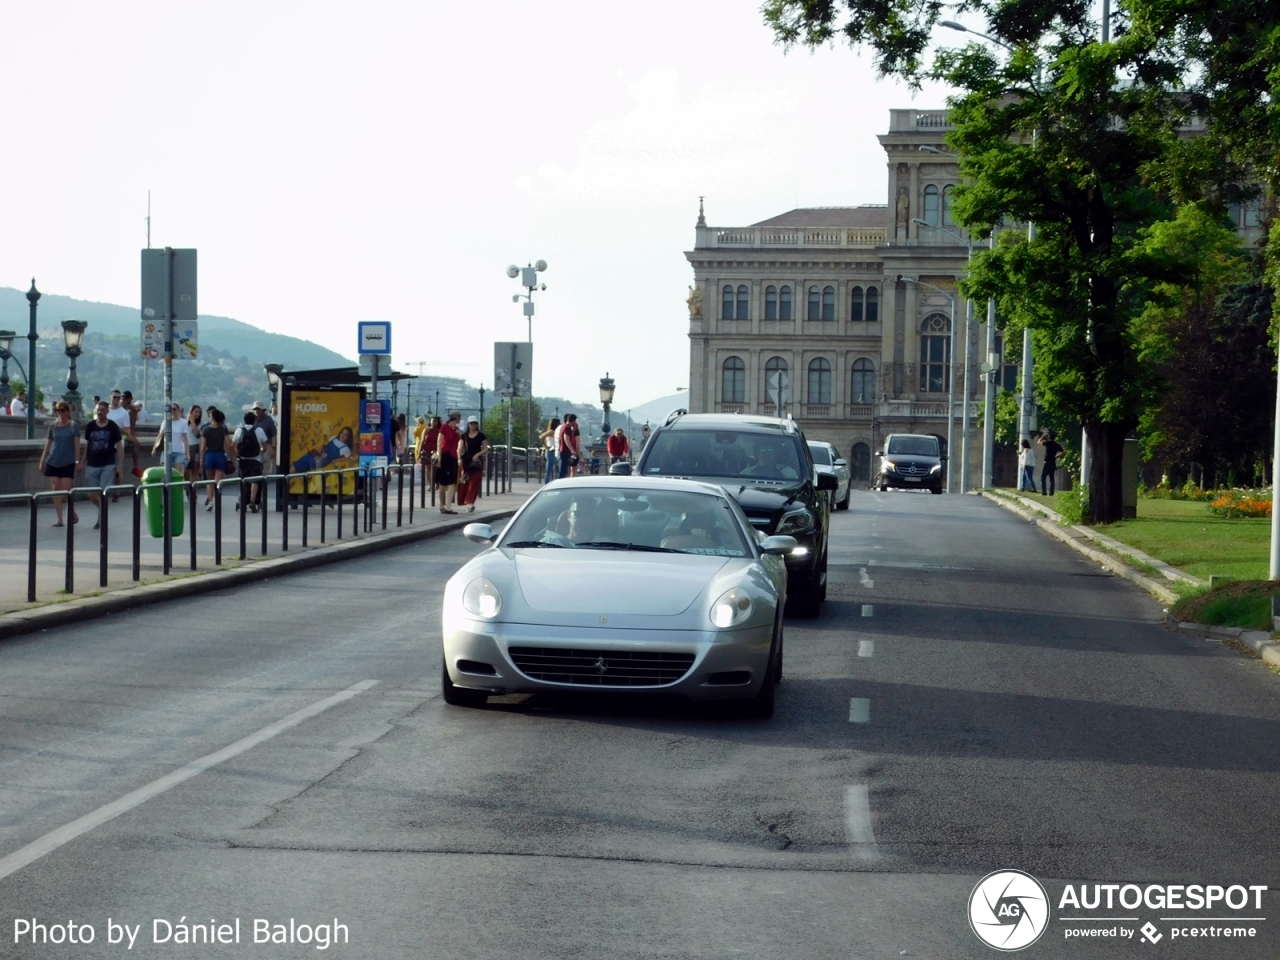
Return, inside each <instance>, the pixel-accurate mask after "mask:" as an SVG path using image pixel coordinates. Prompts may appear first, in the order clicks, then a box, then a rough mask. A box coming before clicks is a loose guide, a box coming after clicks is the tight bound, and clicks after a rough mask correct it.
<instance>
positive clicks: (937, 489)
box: [929, 487, 942, 496]
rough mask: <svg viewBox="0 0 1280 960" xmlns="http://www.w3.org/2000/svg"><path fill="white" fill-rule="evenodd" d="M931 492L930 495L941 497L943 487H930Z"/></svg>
mask: <svg viewBox="0 0 1280 960" xmlns="http://www.w3.org/2000/svg"><path fill="white" fill-rule="evenodd" d="M929 492H930V493H935V494H938V495H939V496H941V494H942V488H941V487H930V488H929Z"/></svg>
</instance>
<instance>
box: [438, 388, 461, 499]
mask: <svg viewBox="0 0 1280 960" xmlns="http://www.w3.org/2000/svg"><path fill="white" fill-rule="evenodd" d="M461 422H462V411H461V410H450V411H449V422H448V423H445V424H442V425H441V427H440V436H439V437H438V438H437V440H436V469H435V474H436V475H435V481H436V485H437V486H438V487H439V488H440V512H441V513H457V512H458V511H457V510H450V509H449V504H451V503H455V502H456V501H457V496H458V441H459V440H460V439H461V438H462V434H461V432H460V431H459V430H458V424H459V423H461Z"/></svg>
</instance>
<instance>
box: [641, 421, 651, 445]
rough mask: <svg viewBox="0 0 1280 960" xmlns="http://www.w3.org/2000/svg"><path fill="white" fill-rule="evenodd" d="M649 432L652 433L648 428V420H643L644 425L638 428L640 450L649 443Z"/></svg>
mask: <svg viewBox="0 0 1280 960" xmlns="http://www.w3.org/2000/svg"><path fill="white" fill-rule="evenodd" d="M650 433H652V431H651V430H650V429H649V421H648V420H646V421H645V422H644V426H643V427H641V428H640V449H641V450H642V451H643V450H644V448H645V447H646V446H648V445H649V434H650Z"/></svg>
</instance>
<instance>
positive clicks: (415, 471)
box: [409, 466, 418, 526]
mask: <svg viewBox="0 0 1280 960" xmlns="http://www.w3.org/2000/svg"><path fill="white" fill-rule="evenodd" d="M417 479H418V468H417V467H416V466H415V467H414V468H413V470H412V471H410V473H409V524H410V526H412V525H413V485H414V483H415V482H416V481H417Z"/></svg>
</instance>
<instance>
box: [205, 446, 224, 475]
mask: <svg viewBox="0 0 1280 960" xmlns="http://www.w3.org/2000/svg"><path fill="white" fill-rule="evenodd" d="M204 468H205V469H206V470H208V471H209V472H211V473H212V472H213V471H214V470H220V471H221V472H223V473H226V472H227V455H226V454H225V453H223V452H222V451H221V450H208V451H206V452H205V455H204Z"/></svg>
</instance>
